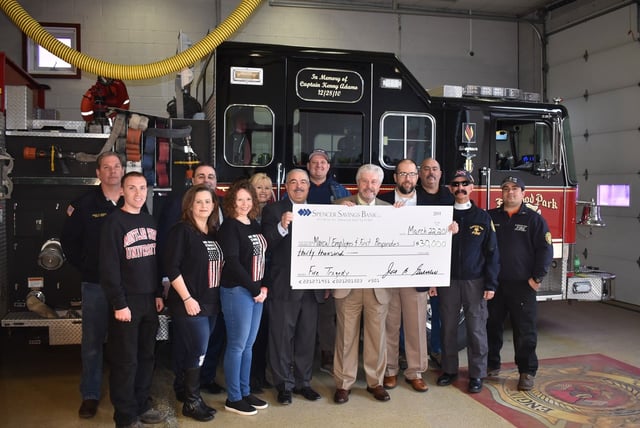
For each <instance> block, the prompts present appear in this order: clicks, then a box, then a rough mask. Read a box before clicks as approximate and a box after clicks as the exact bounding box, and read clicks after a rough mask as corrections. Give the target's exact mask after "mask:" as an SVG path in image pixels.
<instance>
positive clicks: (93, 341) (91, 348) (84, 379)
mask: <svg viewBox="0 0 640 428" xmlns="http://www.w3.org/2000/svg"><path fill="white" fill-rule="evenodd" d="M81 289H82V344H81V345H80V357H81V360H82V374H81V377H80V394H82V399H83V400H100V395H101V394H100V392H101V389H102V359H103V349H104V342H105V340H106V338H107V328H108V325H109V312H110V309H109V302H108V301H107V296H106V295H105V294H104V290H103V289H102V287H101V286H100V284H97V283H94V282H82V284H81Z"/></svg>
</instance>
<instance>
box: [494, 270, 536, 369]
mask: <svg viewBox="0 0 640 428" xmlns="http://www.w3.org/2000/svg"><path fill="white" fill-rule="evenodd" d="M507 315H509V319H510V321H511V327H512V328H513V346H514V350H515V362H516V365H517V366H518V372H520V373H528V374H531V375H533V376H535V374H536V372H537V370H538V356H537V355H536V346H537V343H538V332H537V328H536V322H537V317H538V303H537V301H536V291H535V290H534V289H533V288H531V287H530V286H529V284H528V282H527V281H501V282H500V285H499V286H498V290H497V292H496V295H495V297H494V298H493V299H492V300H489V320H488V321H487V336H488V339H489V359H488V366H489V368H490V369H497V368H500V350H501V349H502V344H503V337H502V336H503V333H504V321H505V319H506V318H507Z"/></svg>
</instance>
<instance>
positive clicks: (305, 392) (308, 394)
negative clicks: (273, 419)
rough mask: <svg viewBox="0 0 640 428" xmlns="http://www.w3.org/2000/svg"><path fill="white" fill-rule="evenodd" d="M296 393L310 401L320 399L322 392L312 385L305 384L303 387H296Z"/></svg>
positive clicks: (294, 390)
mask: <svg viewBox="0 0 640 428" xmlns="http://www.w3.org/2000/svg"><path fill="white" fill-rule="evenodd" d="M293 393H294V394H299V395H302V396H303V397H304V398H306V399H307V400H309V401H316V400H319V399H320V394H318V393H317V392H316V391H314V390H313V388H311V387H310V386H303V387H302V388H294V389H293Z"/></svg>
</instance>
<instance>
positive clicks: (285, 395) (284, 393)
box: [278, 389, 292, 405]
mask: <svg viewBox="0 0 640 428" xmlns="http://www.w3.org/2000/svg"><path fill="white" fill-rule="evenodd" d="M291 401H292V398H291V391H290V390H288V389H283V390H280V391H278V403H280V404H284V405H287V404H291Z"/></svg>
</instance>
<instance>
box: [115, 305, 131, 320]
mask: <svg viewBox="0 0 640 428" xmlns="http://www.w3.org/2000/svg"><path fill="white" fill-rule="evenodd" d="M113 316H114V317H115V318H116V320H118V321H120V322H131V309H129V306H127V307H125V308H122V309H116V310H115V311H114V312H113Z"/></svg>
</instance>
